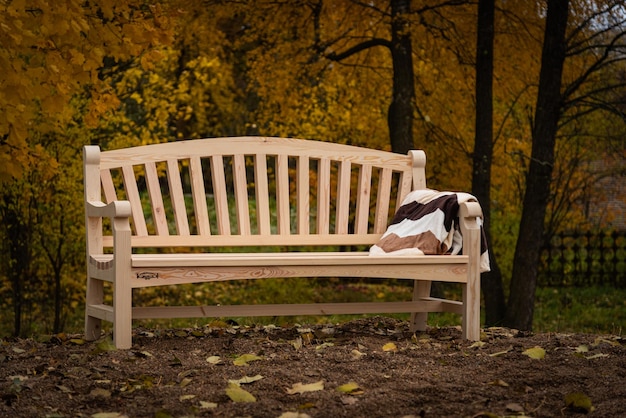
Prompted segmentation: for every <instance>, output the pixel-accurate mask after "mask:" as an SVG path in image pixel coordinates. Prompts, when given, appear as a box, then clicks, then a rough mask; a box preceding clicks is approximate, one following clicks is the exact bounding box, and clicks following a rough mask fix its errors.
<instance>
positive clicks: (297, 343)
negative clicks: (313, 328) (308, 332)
mask: <svg viewBox="0 0 626 418" xmlns="http://www.w3.org/2000/svg"><path fill="white" fill-rule="evenodd" d="M290 343H291V345H293V348H295V349H296V350H299V349H301V348H302V337H298V338H296V339H295V340H293V341H290Z"/></svg>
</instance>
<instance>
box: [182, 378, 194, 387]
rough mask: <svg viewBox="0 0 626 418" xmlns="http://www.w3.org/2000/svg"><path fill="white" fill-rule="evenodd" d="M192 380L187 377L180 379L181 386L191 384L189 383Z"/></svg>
mask: <svg viewBox="0 0 626 418" xmlns="http://www.w3.org/2000/svg"><path fill="white" fill-rule="evenodd" d="M191 380H192V379H190V378H188V377H185V378H184V379H183V380H181V381H180V387H181V388H184V387H186V386H189V384H190V383H191Z"/></svg>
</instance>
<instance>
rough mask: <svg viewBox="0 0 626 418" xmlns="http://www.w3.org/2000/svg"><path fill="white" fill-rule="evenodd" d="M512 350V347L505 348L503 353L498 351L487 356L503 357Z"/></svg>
mask: <svg viewBox="0 0 626 418" xmlns="http://www.w3.org/2000/svg"><path fill="white" fill-rule="evenodd" d="M512 349H513V347H509V348H507V349H506V350H504V351H498V352H497V353H491V354H489V357H499V356H501V355H504V354H506V353H508V352H509V351H511V350H512Z"/></svg>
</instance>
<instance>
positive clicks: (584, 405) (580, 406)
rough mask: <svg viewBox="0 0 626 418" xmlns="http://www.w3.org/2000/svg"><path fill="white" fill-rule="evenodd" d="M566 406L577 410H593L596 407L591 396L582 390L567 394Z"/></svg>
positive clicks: (585, 411) (586, 411)
mask: <svg viewBox="0 0 626 418" xmlns="http://www.w3.org/2000/svg"><path fill="white" fill-rule="evenodd" d="M565 406H567V407H568V408H569V409H571V410H573V411H576V412H584V413H589V412H593V410H594V409H595V407H594V406H593V405H592V404H591V399H590V398H589V396H587V395H585V394H584V393H582V392H572V393H568V394H567V395H566V396H565Z"/></svg>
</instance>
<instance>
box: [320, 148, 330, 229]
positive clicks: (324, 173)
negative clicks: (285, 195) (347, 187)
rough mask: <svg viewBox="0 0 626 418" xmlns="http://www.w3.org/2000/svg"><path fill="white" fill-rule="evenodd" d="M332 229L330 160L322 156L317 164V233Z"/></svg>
mask: <svg viewBox="0 0 626 418" xmlns="http://www.w3.org/2000/svg"><path fill="white" fill-rule="evenodd" d="M329 230H330V160H329V159H328V158H321V159H320V160H319V161H318V166H317V233H318V234H321V235H323V234H328V233H329Z"/></svg>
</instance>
